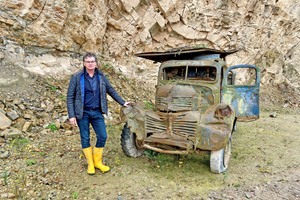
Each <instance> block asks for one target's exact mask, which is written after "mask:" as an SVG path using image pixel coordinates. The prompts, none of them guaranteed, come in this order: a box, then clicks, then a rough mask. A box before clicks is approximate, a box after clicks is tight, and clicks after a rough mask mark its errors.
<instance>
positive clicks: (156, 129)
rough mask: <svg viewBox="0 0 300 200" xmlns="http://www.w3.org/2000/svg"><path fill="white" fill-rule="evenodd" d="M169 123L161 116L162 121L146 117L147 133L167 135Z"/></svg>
mask: <svg viewBox="0 0 300 200" xmlns="http://www.w3.org/2000/svg"><path fill="white" fill-rule="evenodd" d="M167 127H168V125H167V123H166V122H165V121H164V119H163V117H162V116H161V120H157V119H155V118H152V117H151V116H148V115H146V133H167Z"/></svg>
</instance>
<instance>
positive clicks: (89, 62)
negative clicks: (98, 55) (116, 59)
mask: <svg viewBox="0 0 300 200" xmlns="http://www.w3.org/2000/svg"><path fill="white" fill-rule="evenodd" d="M84 62H85V63H87V64H94V63H95V62H96V61H84Z"/></svg>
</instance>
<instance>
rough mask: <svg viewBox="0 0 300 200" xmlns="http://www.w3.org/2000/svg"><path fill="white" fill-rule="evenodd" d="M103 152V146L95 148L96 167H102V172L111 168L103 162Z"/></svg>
mask: <svg viewBox="0 0 300 200" xmlns="http://www.w3.org/2000/svg"><path fill="white" fill-rule="evenodd" d="M102 153H103V148H97V147H95V148H94V163H95V168H98V169H100V170H101V171H102V172H108V171H109V170H110V168H109V167H108V166H105V165H103V164H102Z"/></svg>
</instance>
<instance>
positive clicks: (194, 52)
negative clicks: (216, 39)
mask: <svg viewBox="0 0 300 200" xmlns="http://www.w3.org/2000/svg"><path fill="white" fill-rule="evenodd" d="M237 51H238V50H227V51H225V50H218V49H212V48H192V47H180V48H175V49H170V50H167V51H165V52H145V53H137V54H135V56H138V57H141V58H146V59H149V60H153V61H155V62H164V61H167V60H194V58H195V57H198V56H204V55H212V54H219V55H220V58H225V57H226V56H227V55H229V54H232V53H235V52H237Z"/></svg>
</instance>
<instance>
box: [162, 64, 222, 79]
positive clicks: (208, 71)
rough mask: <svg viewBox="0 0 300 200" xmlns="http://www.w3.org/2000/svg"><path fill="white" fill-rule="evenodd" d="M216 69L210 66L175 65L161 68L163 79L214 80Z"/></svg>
mask: <svg viewBox="0 0 300 200" xmlns="http://www.w3.org/2000/svg"><path fill="white" fill-rule="evenodd" d="M216 74H217V69H216V68H215V67H211V66H176V67H168V68H164V69H163V77H162V78H163V80H171V79H183V80H205V81H215V80H216Z"/></svg>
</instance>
